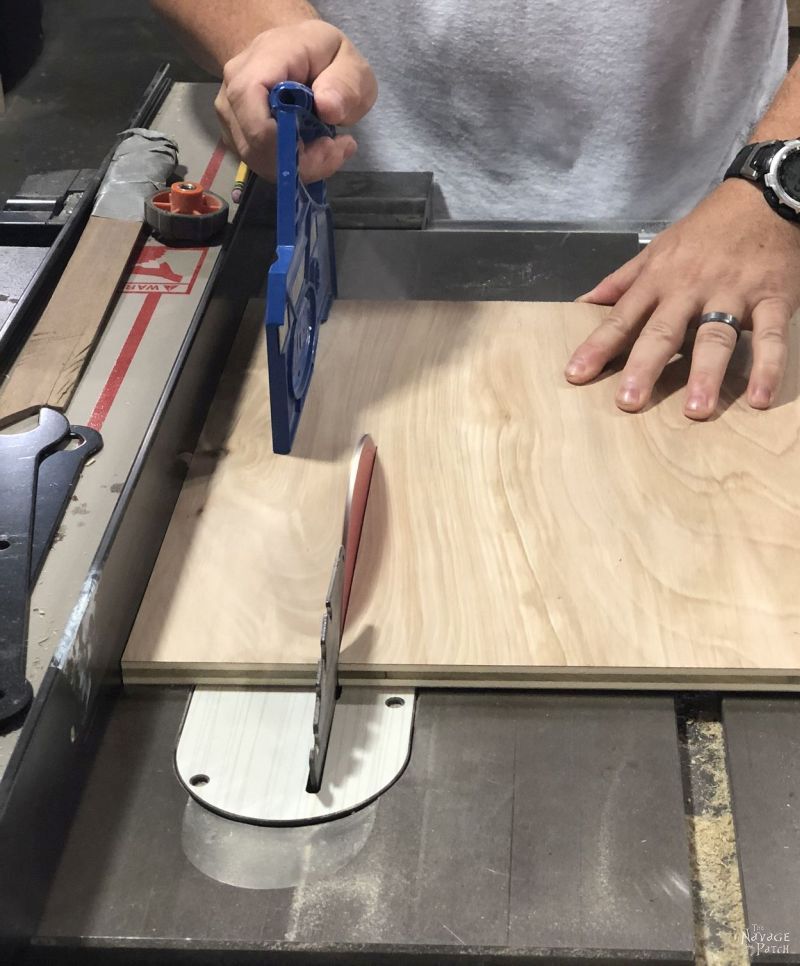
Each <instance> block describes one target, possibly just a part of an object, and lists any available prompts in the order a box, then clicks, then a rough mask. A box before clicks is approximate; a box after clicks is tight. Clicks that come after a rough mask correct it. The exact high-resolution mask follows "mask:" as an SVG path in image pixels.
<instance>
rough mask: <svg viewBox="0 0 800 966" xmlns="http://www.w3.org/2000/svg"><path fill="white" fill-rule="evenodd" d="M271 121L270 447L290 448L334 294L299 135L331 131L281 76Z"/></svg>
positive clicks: (323, 214)
mask: <svg viewBox="0 0 800 966" xmlns="http://www.w3.org/2000/svg"><path fill="white" fill-rule="evenodd" d="M269 104H270V108H271V110H272V115H273V117H274V118H275V123H276V125H277V129H278V131H277V149H276V165H277V170H276V174H277V179H276V181H277V218H276V231H275V236H276V248H275V260H274V262H273V263H272V265H271V267H270V269H269V275H268V278H267V306H266V313H265V318H264V324H265V327H266V336H267V362H268V366H269V393H270V412H271V419H272V448H273V450H274V451H275V452H276V453H289V452H290V451H291V448H292V442H293V441H294V436H295V433H296V431H297V426H298V423H299V421H300V415H301V413H302V411H303V404H304V403H305V399H306V394H307V393H308V388H309V385H310V382H311V374H312V372H313V370H314V359H315V357H316V352H317V339H318V336H319V327H320V325H321V324H322V323H323V322H324V321H325V320H326V319H327V317H328V313H329V311H330V307H331V303H332V302H333V300H334V299H335V298H336V262H335V257H334V244H333V220H332V217H331V211H330V208H329V206H328V202H327V197H326V189H325V182H324V181H316V182H314V183H313V184H309V185H305V184H303V182H302V181H301V180H300V173H299V147H300V142H301V141H303V142H305V143H308V142H309V141H313V140H314V139H315V138H318V137H333V136H334V134H335V133H336V132H335V129H334V128H333V127H331V126H330V125H328V124H325V123H324V122H322V121H320V119H319V118H318V117H317V115H316V114H315V113H314V95H313V93H312V92H311V90H309V88H308V87H305V86H304V85H303V84H298V83H296V82H294V81H284V82H283V83H281V84H276V85H275V87H274V88H273V89H272V90H271V91H270V94H269Z"/></svg>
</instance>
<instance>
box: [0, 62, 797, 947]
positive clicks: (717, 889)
mask: <svg viewBox="0 0 800 966" xmlns="http://www.w3.org/2000/svg"><path fill="white" fill-rule="evenodd" d="M213 97H214V88H213V85H196V84H181V83H174V82H173V81H172V80H171V79H170V78H169V74H168V71H166V70H164V71H162V72H160V73H159V75H158V76H157V77H156V78H155V79H154V81H153V84H152V85H151V87H150V89H149V90H148V92H147V93H146V96H145V98H144V101H143V104H142V107H141V109H140V110H139V111H138V112H137V116H136V118H134V119H133V123H132V125H131V126H136V127H140V126H141V127H153V128H155V129H158V130H160V131H164V132H166V134H168V135H169V136H170V137H172V138H174V139H175V140H176V141H177V142H178V144H179V145H180V160H181V163H182V164H183V165H184V166H185V167H186V169H188V171H189V172H192V173H193V176H194V177H196V178H198V179H200V180H201V181H202V183H203V185H204V186H205V187H207V188H209V189H211V190H213V191H214V192H216V193H217V194H219V195H221V196H223V197H225V198H226V199H229V197H230V189H231V187H232V186H233V181H234V171H235V163H234V161H233V159H231V158H230V157H228V156H226V154H225V152H224V149H223V147H222V146H221V143H220V142H219V139H218V133H217V131H216V128H215V123H214V117H213V107H212V104H213ZM93 186H94V188H96V179H95V180H93V175H92V173H91V172H82V173H79V172H73V173H70V174H68V175H65V174H62V175H59V176H58V177H53V178H50V179H49V180H48V179H47V178H46V177H45V178H39V179H35V180H34V181H33V182H31V183H29V184H28V186H27V187H24V186H23V190H21V192H20V197H19V198H18V199H15V200H12V202H10V203H9V205H8V206H7V207H6V209H5V211H4V212H3V213H2V220H0V246H1V247H0V295H2V301H0V307H2V306H6V310H4V314H0V352H2V353H3V356H4V359H5V360H9V359H11V358H13V356H14V353H15V352H17V351H18V349H19V345H20V343H24V339H25V334H26V331H28V330H29V329H30V327H31V326H32V325H33V323H34V321H35V319H36V317H37V314H38V313H40V312H41V310H42V307H43V305H44V304H46V302H47V297H48V292H50V291H52V289H53V287H54V285H55V283H56V281H57V280H58V278H59V276H60V273H61V272H62V271H63V268H64V265H65V263H66V260H67V259H68V257H69V254H70V252H71V250H72V249H73V248H74V246H75V244H76V241H77V240H78V238H79V237H80V234H81V231H82V226H83V224H85V222H86V218H87V216H88V212H89V205H90V203H91V200H92V199H91V194H92V191H93ZM270 190H271V189H270V188H269V186H267V185H265V184H263V183H260V182H253V183H251V184H250V185H249V187H248V189H247V190H246V192H245V196H244V198H243V201H242V204H241V205H240V207H239V209H238V211H236V214H235V218H233V220H232V223H231V225H230V226H229V229H228V232H227V234H226V236H225V238H224V241H223V242H222V243H221V244H213V245H208V246H203V245H198V246H195V247H193V248H191V247H189V248H187V247H183V248H180V249H176V250H175V251H170V250H169V249H168V248H166V247H165V246H163V245H159V244H158V243H156V242H155V241H153V240H148V241H147V242H146V243H145V244H144V246H143V247H142V248H141V249H140V251H139V253H138V256H137V258H136V260H135V262H134V263H133V264H132V266H131V267H130V271H129V273H128V276H127V279H126V281H125V283H124V285H123V288H122V293H121V295H120V296H119V298H118V299H117V301H116V303H115V306H114V309H113V311H112V313H111V315H110V318H109V320H108V323H107V326H106V328H105V330H104V333H103V336H102V339H101V340H100V342H99V343H98V345H97V348H96V350H95V352H94V353H93V355H92V358H91V360H90V362H89V364H88V366H87V368H86V370H85V372H84V374H83V376H82V378H81V381H80V383H79V385H78V387H77V391H76V392H75V395H74V396H73V398H72V401H71V402H70V403H69V407H68V410H67V415H68V417H69V418H70V420H71V421H72V422H73V423H78V424H82V425H86V426H89V427H93V428H94V429H95V430H97V431H98V432H100V433H101V434H102V437H103V450H102V453H101V454H98V456H97V458H96V459H95V460H94V461H93V462H91V463H90V464H87V465H86V466H85V467H84V470H83V473H82V475H81V478H80V481H79V482H78V486H77V489H76V491H75V493H74V496H73V499H72V501H71V503H70V507H69V510H68V511H67V513H66V515H65V517H64V520H63V522H62V524H61V527H60V529H59V532H58V535H57V537H56V542H55V543H54V545H53V547H52V548H51V549H50V552H49V554H48V556H47V558H46V560H45V562H44V566H43V569H42V572H41V575H40V577H39V579H38V581H37V583H36V585H35V587H34V589H33V590H32V593H31V598H30V629H29V634H28V648H27V678H28V680H29V681H30V682H31V683H32V685H33V688H34V692H35V696H34V699H33V703H32V705H31V706H30V708H29V709H28V711H27V713H26V714H25V715H24V716H22V718H21V719H20V718H12V719H9V721H8V722H6V724H5V725H4V726H3V728H2V730H1V731H0V770H2V783H0V937H1V939H2V943H3V949H4V959H3V961H4V962H13V963H16V962H20V963H26V962H31V963H65V962H70V963H73V962H74V963H82V962H87V963H88V962H99V963H159V964H160V963H171V962H176V963H177V962H181V963H249V962H260V963H284V962H285V963H298V964H300V963H308V964H312V963H313V964H326V963H342V964H344V963H346V964H355V963H369V964H383V963H386V964H390V963H391V964H394V963H406V962H408V963H416V962H418V961H419V962H429V963H435V964H447V963H451V962H452V963H456V962H458V963H487V964H488V963H493V962H500V961H503V962H505V961H509V962H518V963H528V962H530V963H552V964H559V963H576V962H587V963H590V962H591V963H611V962H614V963H632V962H640V961H642V962H648V961H654V962H659V963H676V964H677V963H693V962H706V963H720V964H723V963H724V964H729V963H730V964H732V963H747V962H748V961H749V960H752V961H757V960H759V959H763V960H764V961H765V962H766V961H769V962H787V963H788V962H800V889H798V887H797V883H798V881H800V819H799V818H798V816H797V814H796V813H797V809H798V807H800V806H798V802H797V789H798V787H800V755H799V754H798V752H800V704H798V699H797V697H796V696H794V695H789V694H786V695H782V694H777V693H773V694H771V695H769V696H764V695H763V694H762V695H758V694H748V693H746V692H740V693H738V694H736V695H735V696H732V697H724V698H723V697H721V696H720V695H717V694H714V693H699V692H696V691H695V692H691V693H663V692H662V693H643V692H635V691H625V692H620V691H617V692H602V691H599V690H581V691H575V690H561V691H558V692H550V693H546V692H543V691H541V690H524V689H521V690H516V691H514V692H509V691H504V690H496V689H495V690H482V689H480V688H477V689H472V690H470V691H460V690H453V689H449V690H438V689H436V688H425V689H417V690H416V693H412V697H411V699H410V700H412V701H413V735H411V734H409V738H408V741H409V746H408V756H407V762H404V763H403V767H402V768H401V769H400V773H399V775H398V776H397V777H396V779H395V780H393V781H392V783H391V784H390V786H389V787H388V788H386V789H385V790H383V791H381V793H380V794H378V795H377V797H374V798H372V800H371V801H369V803H368V804H366V805H365V806H364V807H361V808H358V809H357V810H355V811H350V812H349V813H347V814H341V815H339V817H335V818H332V819H330V820H329V821H325V822H318V823H312V824H295V825H293V824H291V823H290V824H288V825H287V824H277V825H273V826H264V825H257V824H253V823H251V822H242V821H236V820H233V819H232V818H228V817H224V816H223V815H220V814H218V813H217V812H215V811H213V810H210V809H207V808H205V807H204V806H203V805H202V804H200V802H199V801H197V800H196V798H197V797H199V795H198V796H192V795H191V794H189V792H188V791H187V789H186V788H185V787H184V786H183V785H182V784H181V782H180V781H179V779H178V777H177V775H176V771H175V764H174V763H175V756H176V746H177V744H178V738H179V733H180V731H181V727H182V723H183V721H184V716H185V714H186V709H187V706H188V704H189V702H190V700H191V698H192V690H193V689H192V688H191V687H188V686H171V687H170V686H160V685H151V686H141V687H139V686H133V687H131V686H126V687H123V686H122V684H121V671H120V660H121V656H122V653H123V650H124V648H125V646H126V642H127V639H128V636H129V634H130V631H131V627H132V625H133V622H134V619H135V617H136V613H137V609H138V607H139V604H140V601H141V599H142V596H143V594H144V591H145V587H146V585H147V582H148V579H149V577H150V574H151V571H152V569H153V566H154V563H155V560H156V557H157V555H158V551H159V547H160V545H161V542H162V539H163V537H164V534H165V532H166V530H167V527H168V524H169V521H170V516H171V514H172V511H173V507H174V506H175V502H176V500H177V498H178V494H179V491H180V488H181V484H182V482H183V479H184V477H185V474H186V468H187V462H188V456H189V454H191V453H192V452H193V450H194V447H195V444H196V442H197V438H198V434H199V432H200V429H201V426H202V424H203V421H204V419H205V414H206V410H207V409H208V406H209V404H210V401H211V399H212V396H213V393H214V390H215V387H216V385H217V382H218V380H219V376H220V372H221V370H222V367H223V365H224V362H225V358H226V356H227V353H228V351H229V349H230V346H231V343H232V341H233V337H234V334H235V331H236V327H237V325H238V324H239V320H240V319H241V317H242V315H243V312H244V311H245V308H246V306H247V304H248V302H250V300H252V299H257V298H259V297H263V285H264V267H265V263H266V262H267V261H268V259H269V253H270V250H271V249H274V242H273V240H272V234H273V230H274V228H273V223H272V221H271V218H270V211H271V205H270V197H271V196H270ZM329 190H330V197H331V204H332V207H333V211H334V219H335V224H336V237H335V244H336V256H337V263H338V285H339V296H340V297H342V298H348V299H373V298H380V299H385V300H386V299H391V300H395V299H397V300H402V299H418V300H425V299H440V300H441V299H448V300H507V299H513V300H536V301H544V300H552V301H567V300H572V299H574V298H575V297H577V296H578V295H579V294H580V293H582V292H583V291H586V290H587V289H589V288H590V287H591V285H592V284H594V283H595V282H596V281H597V279H598V278H601V277H602V276H603V275H605V274H607V273H608V272H610V271H611V270H613V269H614V268H615V267H617V266H618V265H619V264H621V263H622V262H623V261H625V260H626V259H627V258H630V257H631V256H633V255H634V254H635V253H636V252H637V251H638V250H639V249H640V247H641V246H642V245H644V244H646V243H647V241H648V239H649V237H650V236H651V234H652V232H653V231H656V230H657V229H658V227H659V226H643V225H627V224H607V225H594V224H593V225H552V224H449V223H437V224H431V222H430V218H429V212H430V196H431V191H432V190H435V189H434V187H433V186H432V184H431V178H430V176H429V175H424V174H422V175H420V174H416V175H405V176H403V175H399V176H398V175H392V174H386V173H381V172H376V173H372V174H370V173H361V174H352V175H348V176H342V177H340V178H339V179H334V180H333V182H332V183H331V184H330V186H329ZM9 307H10V311H8V308H9ZM0 361H2V360H0ZM7 366H8V362H7V361H3V369H4V370H5V369H6V368H7Z"/></svg>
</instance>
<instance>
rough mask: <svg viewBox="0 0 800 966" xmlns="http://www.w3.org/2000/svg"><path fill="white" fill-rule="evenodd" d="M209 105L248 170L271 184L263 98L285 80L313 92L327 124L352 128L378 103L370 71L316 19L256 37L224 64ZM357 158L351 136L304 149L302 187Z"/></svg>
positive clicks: (271, 132)
mask: <svg viewBox="0 0 800 966" xmlns="http://www.w3.org/2000/svg"><path fill="white" fill-rule="evenodd" d="M222 76H223V82H222V87H221V88H220V91H219V94H218V95H217V99H216V101H215V103H214V106H215V107H216V110H217V116H218V117H219V120H220V123H221V125H222V129H223V137H224V139H225V141H226V142H227V143H228V145H229V147H231V148H232V149H233V150H234V151H236V152H237V153H238V155H239V157H240V158H241V159H242V160H243V161H244V162H246V163H247V165H248V166H249V167H250V168H251V169H252V170H253V171H255V172H256V173H257V174H260V175H261V176H262V177H264V178H269V179H270V180H273V181H274V180H275V122H274V121H273V119H272V117H271V116H270V111H269V104H268V103H267V95H268V94H269V90H270V88H271V87H273V86H274V85H275V84H277V83H279V82H280V81H284V80H293V81H299V82H300V83H302V84H307V85H308V86H310V87H311V89H312V90H313V91H314V101H315V105H316V109H317V113H318V114H319V116H320V118H321V119H322V120H323V121H325V122H326V123H327V124H343V125H350V124H355V122H356V121H358V120H360V119H361V118H362V117H363V116H364V115H365V114H366V113H367V111H368V110H369V109H370V108H371V107H372V105H373V104H374V103H375V99H376V97H377V94H378V85H377V83H376V81H375V75H374V74H373V73H372V70H371V68H370V66H369V64H368V63H367V62H366V60H364V58H363V57H362V56H361V54H359V52H358V51H357V50H356V48H355V47H354V46H353V44H352V43H351V42H350V41H349V40H348V39H347V37H345V35H344V34H343V33H342V32H341V31H340V30H337V28H336V27H333V26H332V25H331V24H328V23H324V22H323V21H321V20H306V21H304V22H302V23H298V24H292V25H290V26H285V27H276V28H274V29H272V30H267V31H265V32H264V33H261V34H259V35H258V36H257V37H256V38H255V39H254V40H253V41H252V42H251V43H250V44H249V46H247V47H246V48H245V49H244V50H243V51H242V52H241V53H240V54H237V55H236V56H235V57H233V58H232V59H231V60H229V61H228V62H227V63H226V64H225V68H224V70H223V75H222ZM355 151H356V142H355V139H354V138H352V137H351V136H350V135H337V136H336V137H335V138H333V139H332V138H318V139H317V140H315V141H312V142H311V143H310V144H308V145H303V146H301V155H300V176H301V177H302V178H303V180H304V181H317V180H319V179H320V178H327V177H330V175H332V174H333V173H334V172H335V171H338V169H339V168H340V167H341V166H342V165H343V164H344V162H345V161H346V160H347V159H348V158H350V157H352V155H353V154H354V153H355Z"/></svg>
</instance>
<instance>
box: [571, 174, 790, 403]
mask: <svg viewBox="0 0 800 966" xmlns="http://www.w3.org/2000/svg"><path fill="white" fill-rule="evenodd" d="M579 301H583V302H593V303H596V304H599V305H613V306H614V309H613V311H612V312H611V313H610V314H609V316H608V317H607V318H606V320H605V321H604V322H603V324H602V325H600V326H599V327H598V328H597V329H595V331H594V332H593V333H592V334H591V335H590V336H589V338H588V339H587V340H586V341H585V342H583V343H582V344H581V345H580V346H579V347H578V348H577V349H576V350H575V352H574V353H573V355H572V358H571V359H570V361H569V363H568V365H567V368H566V376H567V379H568V380H569V381H570V382H572V383H575V384H582V383H586V382H589V381H590V380H592V379H594V378H595V377H596V376H597V375H599V373H600V372H601V371H602V370H603V368H604V367H605V366H606V365H607V364H608V363H609V362H610V361H611V360H612V359H613V358H615V357H616V356H619V355H621V354H622V353H624V352H626V351H628V350H630V355H629V356H628V361H627V363H626V365H625V368H624V370H623V372H622V377H621V379H620V384H619V388H618V390H617V396H616V402H617V405H618V406H619V408H620V409H624V410H625V411H626V412H638V411H639V410H641V409H643V408H644V407H645V406H646V405H647V403H648V401H649V399H650V397H651V394H652V392H653V387H654V385H655V383H656V380H657V379H658V377H659V376H660V375H661V372H662V371H663V369H664V367H665V366H666V365H667V363H668V362H669V361H670V359H671V358H672V357H673V355H674V354H675V353H676V352H677V351H678V350H679V349H680V348H681V346H682V345H683V343H684V340H685V338H686V333H687V329H688V328H689V326H690V324H691V323H692V322H696V321H697V320H698V319H699V318H700V316H701V315H704V314H705V313H707V312H725V313H729V314H730V315H733V316H735V317H736V318H737V319H739V320H740V321H741V322H742V325H743V326H744V327H745V328H752V330H753V367H752V371H751V374H750V380H749V383H748V387H747V401H748V402H749V404H750V405H751V406H753V407H754V408H756V409H767V408H768V407H769V406H770V404H771V403H772V402H773V400H774V399H775V396H776V394H777V392H778V389H779V388H780V384H781V380H782V379H783V375H784V372H785V369H786V362H787V356H788V338H789V321H790V319H791V317H792V315H793V314H794V312H795V310H796V309H797V308H798V307H800V225H794V224H791V223H790V222H788V221H786V220H784V219H783V218H781V217H780V216H779V215H778V214H776V213H775V212H774V211H772V209H771V208H770V207H769V205H768V204H767V202H766V201H765V199H764V198H763V196H762V195H761V192H760V191H758V190H757V189H756V188H755V187H754V186H753V185H750V184H747V183H746V182H744V181H733V180H731V181H726V182H724V183H723V184H722V185H720V186H719V187H718V188H717V189H716V190H715V191H713V192H712V193H711V194H710V195H709V196H708V197H707V198H706V199H705V200H704V201H703V202H701V203H700V204H699V205H698V206H697V207H696V208H695V209H694V210H693V211H692V212H691V213H690V214H688V215H687V216H686V217H685V218H682V219H681V220H680V221H677V222H675V224H674V225H672V226H670V227H669V228H668V229H666V230H665V231H664V232H662V233H661V234H660V235H658V236H657V237H656V238H655V239H654V240H653V241H652V242H651V243H650V244H649V245H648V246H647V248H646V249H645V250H644V251H643V252H642V253H641V254H639V255H637V256H636V258H633V259H632V260H631V261H629V262H627V263H626V264H625V265H623V266H622V268H620V269H618V270H617V271H616V272H614V273H613V274H612V275H609V276H608V277H607V278H605V279H603V281H602V282H600V284H599V285H598V286H597V287H596V288H594V289H593V290H592V291H591V292H588V293H587V294H586V295H584V296H582V298H581V299H579ZM735 346H736V332H735V331H734V330H733V329H732V328H731V326H729V325H725V324H724V323H720V322H707V323H704V324H703V325H701V326H700V327H699V328H698V330H697V335H696V338H695V342H694V350H693V353H692V363H691V371H690V373H689V380H688V383H687V386H686V396H685V400H684V413H685V414H686V415H687V416H688V417H690V418H691V419H707V418H708V417H709V416H711V415H712V414H713V413H714V411H715V409H716V406H717V401H718V399H719V392H720V387H721V385H722V380H723V378H724V376H725V371H726V369H727V367H728V363H729V361H730V358H731V355H732V354H733V350H734V348H735Z"/></svg>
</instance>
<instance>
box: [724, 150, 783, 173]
mask: <svg viewBox="0 0 800 966" xmlns="http://www.w3.org/2000/svg"><path fill="white" fill-rule="evenodd" d="M782 144H783V141H759V142H757V143H755V144H745V146H744V147H743V148H742V150H741V151H740V152H739V153H738V154H737V155H736V157H735V158H734V159H733V163H732V164H731V166H730V167H729V168H728V170H727V171H726V172H725V178H726V179H727V178H744V179H745V180H746V181H753V182H756V183H757V182H760V181H762V180H763V178H764V175H765V174H766V173H767V171H768V170H769V163H770V161H771V160H772V158H773V157H774V155H775V152H776V151H777V150H778V148H779V147H780V146H781V145H782Z"/></svg>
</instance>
